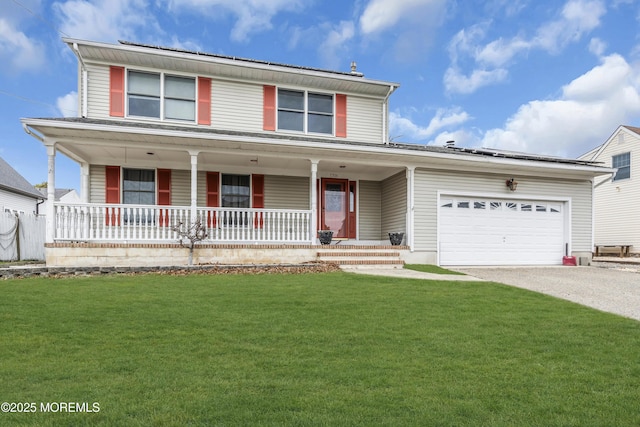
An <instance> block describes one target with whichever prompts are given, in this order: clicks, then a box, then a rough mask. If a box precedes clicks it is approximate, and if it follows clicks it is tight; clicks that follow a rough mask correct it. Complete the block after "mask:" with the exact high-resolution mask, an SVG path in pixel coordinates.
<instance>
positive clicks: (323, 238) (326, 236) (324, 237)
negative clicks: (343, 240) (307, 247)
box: [318, 230, 333, 245]
mask: <svg viewBox="0 0 640 427" xmlns="http://www.w3.org/2000/svg"><path fill="white" fill-rule="evenodd" d="M331 239H333V231H331V230H318V240H320V244H321V245H328V244H330V243H331Z"/></svg>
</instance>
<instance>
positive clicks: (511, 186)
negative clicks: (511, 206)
mask: <svg viewBox="0 0 640 427" xmlns="http://www.w3.org/2000/svg"><path fill="white" fill-rule="evenodd" d="M506 184H507V187H509V190H511V191H516V188H518V181H516V180H515V178H511V179H508V180H507V182H506Z"/></svg>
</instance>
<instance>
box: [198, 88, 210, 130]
mask: <svg viewBox="0 0 640 427" xmlns="http://www.w3.org/2000/svg"><path fill="white" fill-rule="evenodd" d="M198 124H199V125H211V79H208V78H205V77H198Z"/></svg>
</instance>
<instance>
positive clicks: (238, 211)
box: [53, 203, 316, 244]
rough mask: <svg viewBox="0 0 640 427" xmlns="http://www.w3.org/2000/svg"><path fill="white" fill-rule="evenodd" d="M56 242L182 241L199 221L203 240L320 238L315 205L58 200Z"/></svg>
mask: <svg viewBox="0 0 640 427" xmlns="http://www.w3.org/2000/svg"><path fill="white" fill-rule="evenodd" d="M54 209H55V211H54V218H55V223H54V230H55V232H54V236H53V240H54V241H55V242H128V243H129V242H137V243H140V242H154V243H166V242H171V243H177V242H178V241H179V240H180V238H181V236H180V233H179V231H180V230H184V231H187V230H189V229H190V228H191V227H192V226H193V225H194V224H195V222H196V221H197V222H199V224H200V225H201V227H202V228H203V229H204V232H205V238H204V240H203V243H230V242H233V243H292V244H299V243H302V244H304V243H306V244H312V243H314V242H315V235H316V233H315V232H314V231H313V230H312V221H311V211H310V210H290V209H252V208H247V209H245V208H201V207H198V208H195V209H193V208H191V207H188V206H157V205H156V206H149V205H128V204H127V205H125V204H99V203H79V204H61V203H58V204H55V207H54Z"/></svg>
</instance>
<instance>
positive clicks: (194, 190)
mask: <svg viewBox="0 0 640 427" xmlns="http://www.w3.org/2000/svg"><path fill="white" fill-rule="evenodd" d="M199 153H200V152H199V151H189V155H190V156H191V223H194V222H195V221H196V218H197V217H198V154H199Z"/></svg>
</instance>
